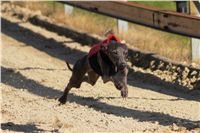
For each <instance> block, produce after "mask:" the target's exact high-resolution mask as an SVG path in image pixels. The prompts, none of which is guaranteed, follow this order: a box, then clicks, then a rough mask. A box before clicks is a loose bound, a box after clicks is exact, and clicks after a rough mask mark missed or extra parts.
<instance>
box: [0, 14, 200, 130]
mask: <svg viewBox="0 0 200 133" xmlns="http://www.w3.org/2000/svg"><path fill="white" fill-rule="evenodd" d="M5 15H6V16H5ZM1 37H2V43H3V45H2V46H1V47H2V66H1V71H2V84H1V88H2V89H1V90H2V98H3V100H2V110H1V113H2V121H1V126H2V129H3V132H40V131H41V132H80V131H81V132H200V127H199V126H200V123H199V121H200V103H199V95H192V94H186V93H183V92H179V91H177V90H174V89H171V85H170V86H168V84H165V83H163V82H164V81H161V80H159V79H157V78H156V77H153V76H151V75H148V74H147V73H145V72H144V71H137V70H138V69H137V68H135V70H136V71H135V72H133V73H130V74H129V77H128V83H129V85H128V88H129V97H128V98H127V99H126V100H123V99H122V98H120V92H119V91H117V90H116V89H115V88H114V86H113V84H112V83H107V84H103V83H102V80H101V79H99V80H98V83H97V84H96V85H95V86H91V85H89V84H87V83H83V84H82V86H81V89H72V91H71V93H70V95H69V98H68V101H69V102H68V103H67V104H66V105H63V106H58V101H57V98H58V97H59V96H61V94H62V91H63V88H64V87H65V85H66V84H67V81H68V80H69V77H70V76H71V72H70V71H69V70H68V69H66V65H65V63H64V60H68V61H69V62H70V63H71V64H74V62H75V61H76V60H77V59H79V58H80V57H82V56H83V55H84V54H86V52H87V51H88V50H89V47H87V46H81V45H80V44H78V43H76V42H74V41H73V40H71V39H70V38H65V37H63V36H59V35H57V34H55V33H52V32H49V31H47V30H45V29H42V28H40V27H36V26H34V25H31V24H30V23H27V22H23V21H21V20H19V19H16V18H14V17H11V16H9V15H8V14H3V16H2V35H1ZM154 82H157V83H156V85H154ZM159 84H160V85H159Z"/></svg>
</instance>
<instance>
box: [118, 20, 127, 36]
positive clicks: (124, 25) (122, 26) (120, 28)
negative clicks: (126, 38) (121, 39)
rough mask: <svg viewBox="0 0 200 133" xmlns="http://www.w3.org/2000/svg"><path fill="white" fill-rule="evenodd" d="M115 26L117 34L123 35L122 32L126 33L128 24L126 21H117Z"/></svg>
mask: <svg viewBox="0 0 200 133" xmlns="http://www.w3.org/2000/svg"><path fill="white" fill-rule="evenodd" d="M117 26H118V32H119V33H124V32H127V31H128V22H127V21H124V20H121V19H117Z"/></svg>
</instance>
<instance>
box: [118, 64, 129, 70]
mask: <svg viewBox="0 0 200 133" xmlns="http://www.w3.org/2000/svg"><path fill="white" fill-rule="evenodd" d="M126 67H127V64H126V63H121V64H119V65H118V66H117V70H118V71H122V72H123V71H125V68H126Z"/></svg>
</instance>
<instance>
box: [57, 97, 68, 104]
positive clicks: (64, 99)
mask: <svg viewBox="0 0 200 133" xmlns="http://www.w3.org/2000/svg"><path fill="white" fill-rule="evenodd" d="M58 101H59V102H60V104H65V103H66V102H67V98H66V97H65V96H62V97H60V98H59V99H58Z"/></svg>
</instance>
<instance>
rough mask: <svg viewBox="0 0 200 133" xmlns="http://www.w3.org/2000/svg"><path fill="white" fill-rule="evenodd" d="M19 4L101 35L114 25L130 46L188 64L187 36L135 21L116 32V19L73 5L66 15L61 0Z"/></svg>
mask: <svg viewBox="0 0 200 133" xmlns="http://www.w3.org/2000/svg"><path fill="white" fill-rule="evenodd" d="M17 4H19V2H18V3H17ZM20 5H21V6H23V7H27V8H30V9H31V10H33V11H36V10H40V11H41V12H42V14H44V15H46V16H50V17H52V18H53V19H55V21H57V22H59V23H64V24H66V25H68V26H71V27H74V28H76V29H79V30H81V31H86V32H89V33H94V34H98V35H101V36H102V35H103V33H104V32H105V31H106V30H108V29H113V30H114V32H115V33H116V35H117V36H118V37H120V38H121V39H124V40H126V42H127V43H129V44H130V47H136V48H139V49H142V50H146V51H151V52H154V53H158V54H160V55H163V56H165V57H168V58H170V59H172V60H176V61H179V62H182V63H187V64H191V61H190V60H191V46H190V39H189V38H187V37H183V36H179V35H174V34H170V33H164V32H162V31H157V30H153V29H151V28H146V27H142V26H139V25H135V24H129V31H128V32H127V33H123V34H119V33H117V26H116V19H113V18H110V17H105V16H102V15H96V14H94V13H88V12H86V11H80V10H79V9H75V11H74V13H73V14H72V15H67V14H64V11H63V5H62V4H56V5H54V6H53V4H49V3H47V2H46V3H44V2H31V3H30V2H28V3H25V2H23V3H20ZM49 6H52V7H49ZM196 63H198V62H196ZM198 64H199V63H198Z"/></svg>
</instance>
